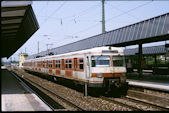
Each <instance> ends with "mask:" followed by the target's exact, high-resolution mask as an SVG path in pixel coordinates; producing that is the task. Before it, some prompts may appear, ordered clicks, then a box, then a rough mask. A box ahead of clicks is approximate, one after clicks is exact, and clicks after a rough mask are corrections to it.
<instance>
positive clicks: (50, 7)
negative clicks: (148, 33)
mask: <svg viewBox="0 0 169 113" xmlns="http://www.w3.org/2000/svg"><path fill="white" fill-rule="evenodd" d="M32 8H33V10H34V13H35V15H36V18H37V21H38V23H39V26H40V28H39V29H38V31H37V32H35V33H34V34H33V35H32V36H31V37H30V39H28V40H27V42H26V43H25V44H23V46H22V47H20V48H19V49H18V50H17V51H16V52H15V53H14V54H13V55H12V56H11V57H12V60H19V53H21V52H22V53H23V52H26V53H28V55H33V54H36V53H38V42H39V52H41V51H45V50H47V45H48V49H51V48H55V47H59V46H61V45H65V44H68V43H71V42H75V41H78V40H81V39H85V38H88V37H91V36H94V35H97V34H100V33H102V24H101V21H102V3H101V1H33V2H32ZM168 12H169V1H160V0H159V1H150V0H143V1H125V0H124V1H105V28H106V31H110V30H113V29H117V28H120V27H123V26H126V25H130V24H134V23H136V22H140V21H142V20H146V19H149V18H152V17H155V16H159V15H162V14H165V13H168ZM165 43H169V40H167V41H166V42H165V41H161V42H155V43H149V44H143V47H147V46H156V45H162V44H165ZM135 47H137V46H136V45H134V46H133V45H132V46H127V47H126V48H135ZM2 60H6V58H3V59H2ZM8 60H10V58H9V59H8Z"/></svg>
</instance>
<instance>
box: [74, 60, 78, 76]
mask: <svg viewBox="0 0 169 113" xmlns="http://www.w3.org/2000/svg"><path fill="white" fill-rule="evenodd" d="M77 65H78V64H77V58H74V77H75V78H77V77H78V70H77V68H78V66H77Z"/></svg>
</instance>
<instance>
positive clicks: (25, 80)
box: [12, 72, 85, 111]
mask: <svg viewBox="0 0 169 113" xmlns="http://www.w3.org/2000/svg"><path fill="white" fill-rule="evenodd" d="M12 74H13V75H14V76H15V77H16V78H17V79H19V80H20V81H22V82H23V83H25V82H26V84H29V86H30V84H32V85H33V86H34V88H33V89H35V87H36V89H35V90H38V89H40V88H42V89H43V90H45V91H47V92H48V93H50V94H52V95H54V96H55V97H57V98H58V99H60V100H62V101H63V102H64V103H66V104H68V105H69V106H71V107H73V108H75V109H77V111H85V110H84V109H83V108H81V107H80V106H78V105H76V104H75V103H72V102H71V101H68V100H66V99H64V98H63V97H62V96H60V95H58V94H57V93H55V92H53V91H51V90H49V89H47V88H46V87H44V86H41V85H39V84H38V83H36V82H34V81H32V80H30V79H28V78H25V77H24V79H23V78H21V77H19V76H18V75H17V74H15V72H13V73H12ZM20 76H23V75H21V74H20ZM32 85H31V87H32ZM37 87H38V88H37ZM33 92H36V91H33ZM41 93H43V92H41ZM36 94H37V93H36ZM37 95H38V94H37ZM38 97H40V98H41V99H42V100H43V101H44V102H45V103H46V104H47V105H48V106H49V107H50V108H51V109H52V110H53V111H58V109H56V108H55V107H53V105H50V104H49V103H48V102H46V101H45V100H44V99H43V97H41V96H40V95H38ZM49 98H50V97H49ZM52 104H53V103H52ZM61 109H63V108H61ZM61 111H62V110H61ZM63 111H64V110H63Z"/></svg>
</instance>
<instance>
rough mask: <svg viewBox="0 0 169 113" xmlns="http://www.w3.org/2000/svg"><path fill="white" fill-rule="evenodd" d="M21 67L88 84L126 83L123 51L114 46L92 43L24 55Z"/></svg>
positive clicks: (54, 77) (101, 86)
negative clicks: (74, 48)
mask: <svg viewBox="0 0 169 113" xmlns="http://www.w3.org/2000/svg"><path fill="white" fill-rule="evenodd" d="M24 69H25V70H27V71H33V72H38V73H42V74H46V75H48V76H50V77H53V79H54V80H57V79H58V78H63V79H67V80H71V81H72V82H74V83H76V84H84V83H87V84H88V87H97V88H105V89H107V90H111V89H110V88H111V86H113V87H117V88H121V87H127V82H126V67H125V58H124V53H123V50H122V49H121V48H117V47H109V46H105V47H96V48H92V49H87V50H82V51H76V52H70V53H65V54H59V55H52V56H46V57H40V58H35V59H28V60H25V61H24Z"/></svg>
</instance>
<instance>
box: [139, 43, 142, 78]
mask: <svg viewBox="0 0 169 113" xmlns="http://www.w3.org/2000/svg"><path fill="white" fill-rule="evenodd" d="M142 54H143V52H142V44H139V54H138V62H139V63H138V64H139V66H138V72H139V77H141V76H142V65H141V62H142V56H143V55H142Z"/></svg>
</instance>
